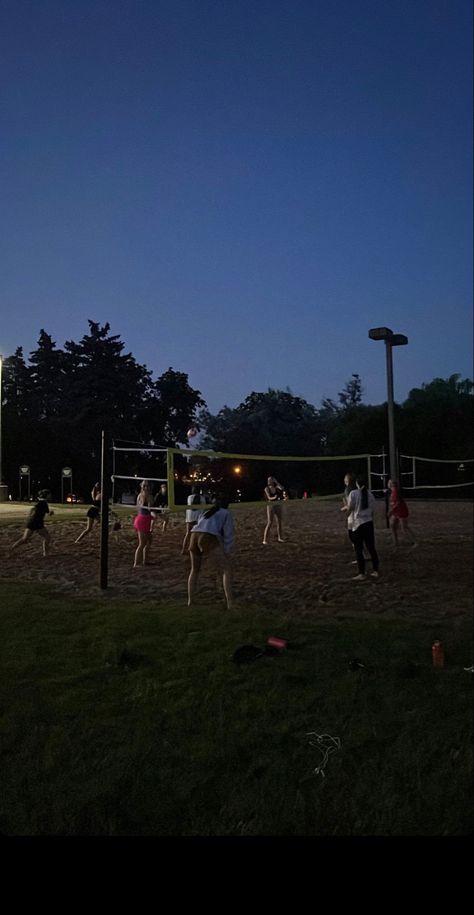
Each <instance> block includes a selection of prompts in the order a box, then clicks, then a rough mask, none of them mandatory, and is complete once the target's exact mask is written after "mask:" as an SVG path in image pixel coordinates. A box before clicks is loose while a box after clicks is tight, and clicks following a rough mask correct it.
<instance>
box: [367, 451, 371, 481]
mask: <svg viewBox="0 0 474 915" xmlns="http://www.w3.org/2000/svg"><path fill="white" fill-rule="evenodd" d="M367 489H372V462H371V460H370V454H368V455H367Z"/></svg>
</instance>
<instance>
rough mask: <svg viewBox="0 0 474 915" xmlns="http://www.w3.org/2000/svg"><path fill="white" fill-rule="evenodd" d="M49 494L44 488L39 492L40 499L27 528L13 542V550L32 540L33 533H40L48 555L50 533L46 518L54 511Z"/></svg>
mask: <svg viewBox="0 0 474 915" xmlns="http://www.w3.org/2000/svg"><path fill="white" fill-rule="evenodd" d="M46 495H47V493H46V491H45V490H42V491H41V492H40V493H38V501H37V503H36V505H34V506H33V508H32V509H31V511H30V513H29V515H28V520H27V522H26V526H25V530H24V531H23V535H22V536H21V537H20V538H19V539H18V540H17V541H16V542H15V543H14V544H13V546H12V547H11V549H12V550H14V549H15V547H17V546H22V545H24V544H25V543H28V541H29V540H31V538H32V536H33V534H34V533H35V531H36V533H38V534H39V535H40V537H41V539H42V541H43V556H47V555H48V552H49V533H48V531H47V530H46V528H45V526H44V519H45V516H46V515H53V514H54V512H53V511H51V510H50V508H49V505H48V503H47V501H46V499H45V496H46Z"/></svg>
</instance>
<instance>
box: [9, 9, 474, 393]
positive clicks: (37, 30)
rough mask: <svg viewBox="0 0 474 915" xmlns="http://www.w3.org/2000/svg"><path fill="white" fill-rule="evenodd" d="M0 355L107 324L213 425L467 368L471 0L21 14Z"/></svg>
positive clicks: (14, 62) (13, 72) (15, 19)
mask: <svg viewBox="0 0 474 915" xmlns="http://www.w3.org/2000/svg"><path fill="white" fill-rule="evenodd" d="M0 15H1V22H0V33H1V38H0V43H1V55H0V56H1V64H0V83H1V87H2V88H1V124H2V142H1V145H0V163H1V188H0V191H1V200H2V207H1V215H0V220H1V228H2V244H1V255H2V256H1V262H2V268H1V277H2V287H3V289H2V314H4V318H2V321H1V323H0V351H3V353H4V354H5V355H8V354H10V353H11V352H13V350H14V349H15V348H16V347H17V346H20V345H22V346H24V348H25V351H27V352H28V351H29V350H30V349H32V348H33V347H34V346H35V343H36V340H37V337H38V332H39V329H40V328H41V327H44V328H45V329H46V330H47V331H48V332H49V333H51V334H52V336H53V337H54V339H56V341H57V342H58V344H59V345H62V344H63V343H64V340H65V339H71V338H72V339H79V338H80V337H81V336H82V335H83V333H85V332H86V330H87V323H86V322H87V319H88V318H92V319H93V320H98V321H101V322H105V321H110V323H111V325H112V331H113V332H115V333H119V334H121V336H122V339H124V341H125V342H126V345H127V348H128V349H131V350H132V352H133V353H134V355H135V357H136V358H137V359H138V360H139V361H140V362H144V363H146V364H147V365H148V367H149V368H151V369H153V371H154V373H155V374H160V373H161V372H162V371H164V370H165V369H167V368H168V366H170V365H171V366H173V368H175V369H177V370H180V371H185V372H188V373H189V376H190V382H191V384H192V385H193V386H195V387H197V388H199V389H200V390H201V391H202V393H203V395H204V397H205V399H206V400H207V401H208V404H209V406H210V408H211V409H212V410H217V409H219V408H220V407H221V406H223V404H224V403H228V404H229V405H231V406H233V405H236V404H237V403H239V402H240V400H242V399H243V398H244V397H245V396H246V395H247V394H248V393H250V391H252V390H266V388H268V387H286V386H287V385H289V386H290V387H291V389H292V391H293V392H294V393H296V394H299V395H301V396H303V397H305V398H307V399H308V400H309V401H311V402H312V403H315V404H316V405H318V404H319V402H320V400H321V399H322V398H323V397H325V396H333V397H335V396H336V395H337V392H338V391H339V390H340V389H341V387H342V385H343V383H344V381H345V380H346V379H348V378H349V377H350V376H351V374H352V372H358V373H359V374H360V375H361V376H362V381H363V384H364V387H365V390H366V398H365V399H366V402H369V403H370V402H372V403H378V402H381V401H382V400H384V399H385V396H386V393H385V365H384V351H383V347H382V345H381V344H375V343H372V342H371V341H369V340H368V338H367V331H368V328H369V327H372V326H374V325H381V324H387V325H388V326H390V327H391V328H392V329H393V330H394V331H396V332H402V333H405V334H407V335H408V337H409V339H410V345H409V346H408V347H404V348H400V349H398V350H396V352H395V396H396V398H397V399H398V400H402V399H404V397H406V395H407V393H408V391H409V389H410V388H412V387H414V386H418V385H420V384H421V383H422V382H426V381H430V380H431V379H432V378H433V377H435V376H442V377H446V376H448V375H449V374H451V373H453V372H460V373H461V374H462V375H464V376H465V375H469V376H472V307H471V297H472V268H471V249H472V231H471V222H472V220H471V214H472V202H471V201H472V158H471V157H472V153H471V149H472V146H471V144H472V126H471V123H472V114H471V111H472V96H471V67H472V47H471V34H472V23H471V19H472V12H471V0H384V2H381V0H357V2H354V0H324V2H323V0H311V2H310V0H41V2H38V0H31V2H26V0H3V2H2V5H1V10H0Z"/></svg>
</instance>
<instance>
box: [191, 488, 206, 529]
mask: <svg viewBox="0 0 474 915" xmlns="http://www.w3.org/2000/svg"><path fill="white" fill-rule="evenodd" d="M196 504H197V505H205V504H206V497H205V496H203V494H202V493H201V494H198V493H192V494H191V495H190V496H188V505H196ZM201 515H202V510H201V509H200V508H198V509H197V510H196V511H190V509H189V508H188V509H186V521H187V522H188V524H191V522H192V521H197V520H198V518H200V517H201Z"/></svg>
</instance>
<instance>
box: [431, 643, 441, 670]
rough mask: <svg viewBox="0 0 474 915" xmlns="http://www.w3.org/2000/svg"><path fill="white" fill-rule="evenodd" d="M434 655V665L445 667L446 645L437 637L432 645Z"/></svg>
mask: <svg viewBox="0 0 474 915" xmlns="http://www.w3.org/2000/svg"><path fill="white" fill-rule="evenodd" d="M431 654H432V656H433V667H444V646H443V643H442V642H440V641H439V639H435V640H434V642H433V644H432V646H431Z"/></svg>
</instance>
